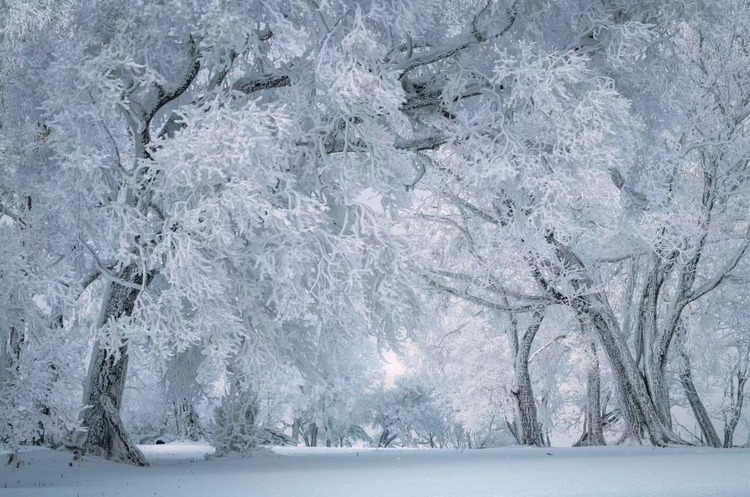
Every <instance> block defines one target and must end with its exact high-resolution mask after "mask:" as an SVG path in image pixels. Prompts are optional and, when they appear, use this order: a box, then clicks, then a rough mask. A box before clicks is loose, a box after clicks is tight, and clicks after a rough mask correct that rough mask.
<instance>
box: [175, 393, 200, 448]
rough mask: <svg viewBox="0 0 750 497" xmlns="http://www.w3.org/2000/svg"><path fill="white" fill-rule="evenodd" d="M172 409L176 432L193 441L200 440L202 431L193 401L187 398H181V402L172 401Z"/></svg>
mask: <svg viewBox="0 0 750 497" xmlns="http://www.w3.org/2000/svg"><path fill="white" fill-rule="evenodd" d="M174 411H175V425H176V426H175V428H176V432H177V433H176V434H177V435H178V436H180V437H185V438H187V439H188V440H192V441H194V442H197V441H198V440H200V439H201V437H203V435H204V433H203V428H201V424H200V418H199V417H198V412H197V411H196V410H195V407H194V406H193V403H192V402H190V401H189V400H188V399H182V401H181V402H179V403H178V402H175V403H174Z"/></svg>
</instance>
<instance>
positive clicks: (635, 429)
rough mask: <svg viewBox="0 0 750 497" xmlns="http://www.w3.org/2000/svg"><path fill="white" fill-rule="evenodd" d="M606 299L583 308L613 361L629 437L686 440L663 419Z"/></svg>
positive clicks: (663, 441) (664, 442)
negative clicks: (643, 436) (644, 435)
mask: <svg viewBox="0 0 750 497" xmlns="http://www.w3.org/2000/svg"><path fill="white" fill-rule="evenodd" d="M605 305H606V304H605V303H603V302H596V303H593V304H592V303H591V302H588V304H587V305H581V309H580V310H581V311H582V312H585V313H586V314H588V316H589V317H590V318H591V321H592V324H593V325H594V331H596V333H597V335H598V337H599V341H600V343H601V344H602V348H603V349H604V352H605V354H606V355H607V358H608V359H609V362H610V364H611V368H612V374H613V375H614V379H615V382H616V386H617V393H618V396H619V399H620V404H621V407H622V412H623V415H624V418H625V420H626V422H627V424H628V426H629V428H628V432H629V433H628V434H627V435H628V437H629V438H633V439H636V440H640V439H641V437H642V435H643V432H644V431H645V432H646V434H647V435H648V438H649V440H650V441H651V443H653V444H654V445H658V446H664V445H667V444H669V443H683V442H682V440H681V439H680V438H679V437H678V436H677V435H676V434H675V433H674V432H673V431H672V429H671V428H669V426H667V425H666V424H665V423H664V422H663V421H662V419H661V416H660V415H659V412H658V411H657V409H656V407H655V406H654V404H653V402H652V400H651V397H650V396H649V394H648V390H647V389H646V384H645V382H644V380H643V377H642V376H641V374H640V371H639V370H638V366H637V365H636V363H635V361H634V360H633V356H632V355H631V354H630V351H629V350H628V348H627V345H626V344H625V342H624V340H623V339H622V336H621V334H620V332H619V328H618V326H617V322H616V319H615V317H614V316H613V315H612V312H611V310H610V309H609V308H608V306H607V307H605Z"/></svg>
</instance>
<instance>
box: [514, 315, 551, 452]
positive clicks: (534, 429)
mask: <svg viewBox="0 0 750 497" xmlns="http://www.w3.org/2000/svg"><path fill="white" fill-rule="evenodd" d="M533 319H534V322H533V323H532V324H531V325H529V327H528V328H527V329H526V331H525V332H524V334H523V337H522V338H521V341H520V343H519V347H518V353H517V354H516V363H515V373H516V385H515V387H516V388H515V389H514V390H513V391H512V393H513V397H514V398H515V399H516V406H517V409H518V413H519V422H520V429H519V430H518V432H519V435H520V437H521V440H520V442H521V444H522V445H536V446H539V447H542V446H544V438H543V436H542V430H541V427H540V426H539V420H538V419H537V409H536V399H535V397H534V389H533V387H532V384H531V375H530V374H529V355H530V353H531V344H532V343H533V341H534V337H535V336H536V333H537V331H539V327H540V326H541V324H542V316H541V314H534V318H533ZM511 322H512V325H511V328H512V330H511V332H512V333H515V332H516V329H517V325H516V323H515V317H512V318H511Z"/></svg>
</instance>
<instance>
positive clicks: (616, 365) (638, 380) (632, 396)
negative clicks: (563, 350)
mask: <svg viewBox="0 0 750 497" xmlns="http://www.w3.org/2000/svg"><path fill="white" fill-rule="evenodd" d="M547 241H548V242H549V243H550V244H551V245H552V246H553V247H554V248H555V253H556V256H557V259H558V260H557V261H555V263H554V264H551V263H550V264H547V265H546V266H545V265H544V264H538V263H537V264H536V265H534V266H532V270H533V275H534V277H535V279H536V280H537V281H538V282H539V283H540V284H541V285H542V287H543V288H544V289H545V290H547V292H548V293H549V294H550V295H551V296H552V297H553V298H554V299H555V300H557V301H558V302H560V303H561V304H564V305H568V306H570V307H572V308H573V310H575V311H577V312H579V313H581V314H582V315H584V316H586V317H588V318H589V319H590V320H591V324H592V326H593V330H594V331H595V332H596V334H597V336H598V338H599V342H600V343H601V345H602V348H603V349H604V352H605V354H606V355H607V359H608V360H609V362H610V364H611V368H612V374H613V375H614V379H615V382H616V387H617V393H618V396H619V399H620V405H621V410H622V413H623V416H624V418H625V421H626V422H627V424H628V433H627V434H626V435H627V437H628V438H631V439H635V440H638V441H639V440H640V439H641V437H642V436H643V432H644V431H645V432H646V433H647V435H648V438H649V440H650V441H651V443H653V444H654V445H658V446H664V445H667V444H669V443H684V442H683V441H682V440H681V439H680V437H678V436H677V435H676V434H675V433H674V432H673V431H672V429H671V428H669V426H668V425H667V424H665V423H664V422H663V421H662V419H661V416H660V415H659V412H658V410H657V409H656V407H655V406H654V404H653V402H652V400H651V398H650V396H649V393H648V389H647V388H646V383H645V381H644V380H643V376H642V375H641V373H640V371H639V370H638V365H637V364H636V362H635V360H634V359H633V356H632V354H631V353H630V350H628V347H627V344H626V343H625V339H624V338H623V336H622V333H621V332H620V327H619V324H618V322H617V318H616V317H615V315H614V312H613V311H612V308H611V307H610V305H609V302H608V301H607V297H606V295H605V294H604V293H602V292H596V293H594V292H593V291H592V289H593V288H594V287H595V285H594V282H593V280H592V278H591V277H590V276H589V273H588V269H587V268H586V266H585V265H584V264H583V262H581V259H579V258H578V256H577V255H576V254H575V253H574V252H573V251H572V250H571V249H570V248H569V247H568V246H566V245H564V244H562V243H560V242H559V241H558V240H557V239H556V238H555V236H554V233H550V234H548V236H547ZM532 262H533V261H532ZM547 266H549V270H550V271H553V272H554V271H557V272H559V271H560V268H563V269H564V271H566V272H568V273H569V275H568V276H567V277H566V278H567V279H568V281H569V283H570V284H572V285H573V287H574V288H575V289H576V293H577V294H578V295H577V296H576V297H574V298H573V297H568V296H567V295H566V294H564V293H562V292H560V291H558V290H557V289H556V288H555V287H554V286H553V285H552V284H551V283H550V280H549V279H548V278H547V277H546V276H545V275H544V274H543V271H542V269H545V268H547ZM571 275H572V276H573V278H571V277H570V276H571Z"/></svg>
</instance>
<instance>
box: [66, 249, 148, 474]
mask: <svg viewBox="0 0 750 497" xmlns="http://www.w3.org/2000/svg"><path fill="white" fill-rule="evenodd" d="M119 278H120V279H122V280H124V281H128V282H133V283H135V284H140V281H141V278H140V271H139V269H138V267H137V266H135V265H134V264H131V265H130V266H128V267H126V268H125V269H123V270H122V271H121V272H120V275H119ZM139 293H140V291H139V290H136V289H134V288H131V287H127V286H123V285H120V284H118V283H116V282H113V281H109V282H108V283H107V288H106V290H105V292H104V299H103V301H102V310H101V313H100V316H99V322H98V326H99V328H103V327H105V326H106V325H108V324H112V323H113V322H114V321H115V320H117V319H118V318H121V317H126V316H130V315H131V314H132V312H133V309H134V307H135V301H136V298H137V297H138V294H139ZM105 329H106V328H105ZM105 333H111V331H105ZM111 338H115V337H108V339H111ZM127 371H128V345H127V342H124V343H123V344H122V345H121V346H120V347H119V349H118V350H117V351H116V353H113V352H112V351H108V350H107V349H105V348H102V347H101V346H100V343H99V341H98V340H97V341H96V342H95V343H94V350H93V352H92V354H91V363H90V365H89V372H88V377H87V380H86V388H85V389H84V394H83V403H84V405H85V406H88V407H87V408H86V410H85V411H84V413H83V421H82V424H83V426H84V427H85V428H86V429H87V432H86V434H85V439H84V441H83V443H82V444H81V446H82V448H83V449H84V450H86V451H88V452H93V453H95V454H98V455H100V456H102V457H106V458H107V459H114V460H118V461H124V462H130V463H133V464H135V465H137V466H145V465H147V464H148V463H147V462H146V458H145V457H144V456H143V454H142V453H141V451H140V450H139V449H138V447H137V446H136V445H135V444H134V443H133V442H132V441H131V439H130V437H129V436H128V434H127V432H126V431H125V429H124V427H123V426H122V421H121V420H120V417H119V411H120V408H121V407H122V396H123V393H124V390H125V378H126V376H127Z"/></svg>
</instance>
